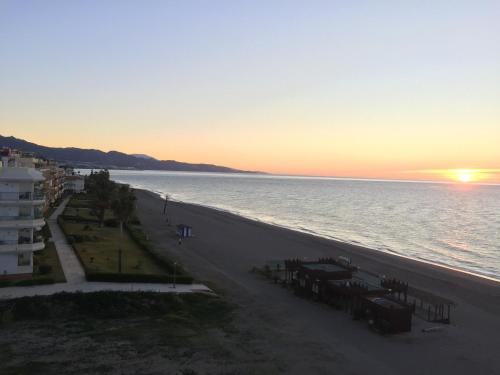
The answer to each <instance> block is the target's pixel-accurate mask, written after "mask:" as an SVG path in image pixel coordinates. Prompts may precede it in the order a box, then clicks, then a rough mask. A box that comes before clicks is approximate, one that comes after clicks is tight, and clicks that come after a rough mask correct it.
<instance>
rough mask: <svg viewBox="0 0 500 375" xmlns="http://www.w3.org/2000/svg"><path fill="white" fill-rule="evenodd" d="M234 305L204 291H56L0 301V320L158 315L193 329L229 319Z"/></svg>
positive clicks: (219, 323) (224, 322) (1, 321)
mask: <svg viewBox="0 0 500 375" xmlns="http://www.w3.org/2000/svg"><path fill="white" fill-rule="evenodd" d="M234 308H235V306H234V305H232V304H230V303H228V302H226V301H225V300H223V299H221V298H219V297H216V296H210V295H205V294H198V293H196V294H181V295H177V294H173V293H154V292H109V291H102V292H93V293H81V292H77V293H64V292H63V293H57V294H53V295H51V296H34V297H22V298H17V299H14V300H8V301H0V324H6V323H9V322H11V321H26V320H41V321H45V320H47V319H51V320H54V319H56V320H58V319H62V320H67V319H72V320H75V318H77V317H81V318H85V319H118V318H131V317H161V318H162V319H164V320H168V321H170V322H172V323H179V324H181V325H185V326H186V327H190V328H191V329H193V330H198V329H203V328H206V327H208V326H221V325H225V324H227V323H229V322H230V320H231V318H232V312H233V310H234Z"/></svg>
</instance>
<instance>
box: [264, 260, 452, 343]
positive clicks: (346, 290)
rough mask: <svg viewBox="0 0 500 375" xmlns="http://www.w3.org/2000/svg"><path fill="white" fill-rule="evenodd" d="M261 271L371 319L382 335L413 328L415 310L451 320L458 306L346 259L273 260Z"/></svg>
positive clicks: (426, 317)
mask: <svg viewBox="0 0 500 375" xmlns="http://www.w3.org/2000/svg"><path fill="white" fill-rule="evenodd" d="M262 273H263V274H264V275H265V276H266V277H268V278H270V279H272V280H274V282H275V283H282V284H283V285H285V286H288V287H290V288H291V289H293V291H294V292H295V294H296V295H298V296H301V297H306V298H311V299H314V300H316V301H320V302H323V303H326V304H328V305H330V306H333V307H335V308H336V309H338V310H344V311H346V312H348V313H350V314H351V315H352V317H353V319H355V320H366V321H368V323H369V326H370V327H371V328H373V329H374V330H376V331H378V332H380V333H383V334H386V333H399V332H408V331H411V326H412V315H413V314H415V315H416V316H418V317H420V318H422V319H424V320H427V321H429V322H437V323H448V324H449V323H450V310H451V307H452V306H453V305H454V304H453V302H452V301H449V300H447V299H445V298H442V297H438V296H434V295H432V294H430V293H428V292H424V291H421V290H418V289H415V288H412V287H410V286H409V285H408V283H406V282H404V281H402V280H398V279H396V278H387V277H386V276H383V275H378V274H375V273H373V272H370V271H367V270H361V269H360V268H359V267H356V266H354V265H353V264H352V263H351V261H350V259H349V258H345V257H339V258H337V259H335V258H320V259H318V260H316V261H311V260H307V259H299V258H294V259H287V260H272V261H268V262H267V263H266V264H265V266H264V268H263V269H262Z"/></svg>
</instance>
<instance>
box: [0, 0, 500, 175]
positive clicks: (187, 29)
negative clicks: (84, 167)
mask: <svg viewBox="0 0 500 375" xmlns="http://www.w3.org/2000/svg"><path fill="white" fill-rule="evenodd" d="M499 20H500V1H480V0H479V1H460V0H453V1H451V0H450V1H413V2H409V1H401V2H400V1H347V0H346V1H333V0H332V1H296V2H295V1H247V2H242V1H121V0H120V1H78V2H77V1H24V0H21V1H6V0H2V1H0V134H1V135H4V136H8V135H13V136H15V137H18V138H23V139H26V140H29V141H32V142H35V143H39V144H43V145H47V146H74V147H84V148H98V149H102V150H105V151H108V150H119V151H123V152H127V153H145V154H149V155H152V156H154V157H156V158H159V159H176V160H180V161H186V162H206V163H214V164H221V165H226V166H231V167H234V168H240V169H247V170H261V171H266V172H272V173H283V174H306V175H329V176H356V177H377V178H398V179H399V178H403V179H429V178H432V179H434V178H435V179H442V178H444V179H446V178H447V177H446V173H444V172H443V171H445V170H448V169H461V170H471V169H481V170H482V171H481V173H479V174H477V175H476V177H477V176H481V178H480V179H481V180H484V181H486V182H500V173H499V169H498V168H500V22H499ZM462 177H463V178H462V180H464V179H467V178H466V177H464V176H462Z"/></svg>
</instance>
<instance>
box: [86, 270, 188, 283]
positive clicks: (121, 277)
mask: <svg viewBox="0 0 500 375" xmlns="http://www.w3.org/2000/svg"><path fill="white" fill-rule="evenodd" d="M86 275H87V281H110V282H117V283H162V284H170V283H172V282H173V281H174V277H173V275H147V274H140V273H138V274H136V273H104V272H102V273H100V272H92V271H88V272H86ZM175 282H176V283H177V284H192V283H193V278H192V277H191V276H189V275H185V274H180V275H176V276H175Z"/></svg>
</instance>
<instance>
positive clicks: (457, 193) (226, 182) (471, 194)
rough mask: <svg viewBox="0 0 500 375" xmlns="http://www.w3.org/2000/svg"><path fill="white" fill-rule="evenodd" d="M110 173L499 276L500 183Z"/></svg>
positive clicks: (176, 194)
mask: <svg viewBox="0 0 500 375" xmlns="http://www.w3.org/2000/svg"><path fill="white" fill-rule="evenodd" d="M88 172H89V171H88V170H82V173H88ZM110 174H111V178H112V179H113V180H115V181H117V182H120V183H126V184H129V185H131V186H132V187H134V188H140V189H146V190H149V191H152V192H155V193H158V194H160V195H162V196H165V194H168V196H169V197H170V199H172V200H175V201H180V202H186V203H194V204H198V205H202V206H206V207H211V208H215V209H219V210H224V211H228V212H231V213H235V214H238V215H241V216H244V217H247V218H250V219H255V220H259V221H262V222H265V223H270V224H274V225H278V226H282V227H286V228H290V229H294V230H297V231H301V232H306V233H310V234H313V235H317V236H320V237H325V238H329V239H335V240H340V241H344V242H348V243H352V244H356V245H362V246H366V247H369V248H372V249H375V250H378V251H381V252H385V253H391V254H395V255H399V256H403V257H407V258H412V259H416V260H419V261H423V262H428V263H433V264H438V265H442V266H446V267H450V268H452V269H457V270H461V271H465V272H469V273H472V274H476V275H479V276H483V277H487V278H491V279H495V280H498V281H500V185H479V184H464V183H438V182H421V181H387V180H363V179H346V178H323V177H296V176H276V175H260V174H223V173H201V172H165V171H130V170H110Z"/></svg>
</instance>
